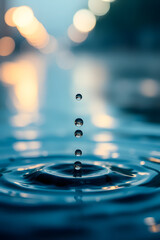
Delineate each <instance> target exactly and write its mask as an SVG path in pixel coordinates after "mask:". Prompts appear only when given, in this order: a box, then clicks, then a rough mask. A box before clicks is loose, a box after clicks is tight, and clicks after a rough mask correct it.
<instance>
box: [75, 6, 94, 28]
mask: <svg viewBox="0 0 160 240" xmlns="http://www.w3.org/2000/svg"><path fill="white" fill-rule="evenodd" d="M73 24H74V26H75V28H76V29H77V30H79V31H80V32H90V31H91V30H92V29H93V28H94V27H95V25H96V17H95V16H94V14H93V13H92V12H91V11H89V10H87V9H81V10H79V11H78V12H76V14H75V15H74V17H73Z"/></svg>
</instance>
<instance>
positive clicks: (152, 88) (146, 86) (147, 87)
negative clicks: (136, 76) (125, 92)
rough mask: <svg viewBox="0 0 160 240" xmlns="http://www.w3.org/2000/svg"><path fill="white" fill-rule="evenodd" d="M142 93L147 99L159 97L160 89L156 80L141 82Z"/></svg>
mask: <svg viewBox="0 0 160 240" xmlns="http://www.w3.org/2000/svg"><path fill="white" fill-rule="evenodd" d="M140 91H141V93H142V95H144V96H146V97H155V96H156V95H158V91H160V89H159V85H158V83H157V82H156V81H155V80H153V79H146V80H143V81H142V82H141V84H140Z"/></svg>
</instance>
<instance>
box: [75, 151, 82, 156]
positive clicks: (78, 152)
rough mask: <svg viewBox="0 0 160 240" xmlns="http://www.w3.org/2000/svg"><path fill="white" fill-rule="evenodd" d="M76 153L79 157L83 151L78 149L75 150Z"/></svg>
mask: <svg viewBox="0 0 160 240" xmlns="http://www.w3.org/2000/svg"><path fill="white" fill-rule="evenodd" d="M75 155H76V156H77V157H80V156H82V151H81V150H80V149H77V150H76V151H75Z"/></svg>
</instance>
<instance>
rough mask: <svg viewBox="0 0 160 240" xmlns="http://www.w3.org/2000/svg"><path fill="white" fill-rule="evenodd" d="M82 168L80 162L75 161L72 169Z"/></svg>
mask: <svg viewBox="0 0 160 240" xmlns="http://www.w3.org/2000/svg"><path fill="white" fill-rule="evenodd" d="M81 168H82V163H81V162H79V161H77V162H75V163H74V170H76V171H79V170H81Z"/></svg>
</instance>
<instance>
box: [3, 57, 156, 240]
mask: <svg viewBox="0 0 160 240" xmlns="http://www.w3.org/2000/svg"><path fill="white" fill-rule="evenodd" d="M91 62H92V61H91ZM47 64H48V63H47ZM78 64H79V63H78ZM98 73H99V72H97V74H98ZM88 74H89V73H88ZM97 78H98V79H99V78H100V76H99V75H98V76H97ZM44 79H45V81H44V82H43V83H42V82H40V83H39V82H38V83H37V84H38V86H41V88H39V89H40V90H39V97H38V102H39V108H37V109H36V110H34V111H33V112H27V110H26V108H25V104H24V105H23V101H22V102H21V104H22V107H24V108H22V109H21V110H19V108H18V109H17V108H16V107H15V106H14V102H13V101H12V94H11V92H10V91H9V89H8V86H3V88H4V89H5V91H6V95H5V96H4V98H3V99H4V100H5V99H7V101H4V102H5V103H6V102H9V101H10V102H9V103H8V105H7V104H4V105H2V107H1V110H0V123H1V124H0V132H1V134H0V237H1V239H11V238H13V239H45V240H47V239H102V240H103V239H108V240H113V239H114V240H121V239H123V240H128V239H131V240H132V239H139V240H141V239H145V240H151V239H157V240H158V239H160V189H159V187H160V143H159V139H160V125H159V122H158V121H157V117H158V116H157V115H155V116H153V113H151V111H147V113H146V112H145V113H144V112H143V113H141V112H139V113H135V112H134V113H133V111H132V108H131V109H130V110H131V111H129V112H128V111H127V110H128V108H127V110H125V109H122V108H121V107H120V106H117V105H114V104H112V103H111V102H109V101H108V100H107V98H106V97H105V96H103V97H100V95H103V94H102V89H103V88H104V87H102V88H101V86H104V85H105V82H103V83H102V82H100V84H99V85H100V87H99V88H98V87H97V85H95V86H94V84H92V85H90V84H88V85H85V84H84V83H83V80H82V83H81V84H80V83H78V84H79V85H77V83H76V81H74V78H73V73H72V70H71V69H69V70H64V69H60V68H58V67H57V66H55V64H54V63H53V62H52V61H50V62H49V65H48V66H47V69H46V73H45V77H44ZM78 90H79V91H81V93H82V95H83V99H82V100H81V101H80V102H77V101H76V100H75V94H76V93H77V91H78ZM82 90H83V91H82ZM8 99H10V100H8ZM22 100H23V98H22ZM129 100H130V99H127V101H129ZM33 104H34V101H33ZM149 110H150V109H149ZM151 116H152V121H150V120H149V119H150V117H151ZM76 118H82V119H83V121H84V125H83V126H82V127H81V128H80V129H81V130H82V131H83V136H82V137H81V138H79V139H77V138H75V136H74V132H75V130H77V127H76V126H75V124H74V121H75V119H76ZM76 149H81V150H82V152H83V154H82V156H79V157H76V156H75V155H74V154H75V150H76ZM75 161H81V163H82V168H81V169H80V170H78V171H75V169H74V162H75Z"/></svg>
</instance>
